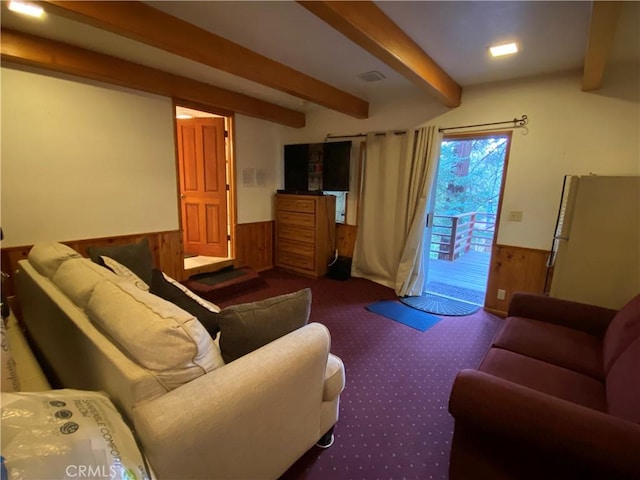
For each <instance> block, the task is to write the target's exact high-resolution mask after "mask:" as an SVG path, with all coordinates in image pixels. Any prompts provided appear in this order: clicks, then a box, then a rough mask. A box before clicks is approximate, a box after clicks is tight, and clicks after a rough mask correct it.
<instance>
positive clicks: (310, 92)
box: [42, 1, 369, 118]
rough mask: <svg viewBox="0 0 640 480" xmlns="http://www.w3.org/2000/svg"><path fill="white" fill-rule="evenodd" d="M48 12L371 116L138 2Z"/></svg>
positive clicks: (332, 92)
mask: <svg viewBox="0 0 640 480" xmlns="http://www.w3.org/2000/svg"><path fill="white" fill-rule="evenodd" d="M42 3H45V4H47V5H46V6H45V8H46V10H47V11H50V12H51V13H53V14H57V15H61V16H64V17H67V18H71V19H73V20H77V21H81V22H84V23H87V24H90V25H93V26H95V27H98V28H101V29H103V30H108V31H110V32H113V33H116V34H118V35H122V36H125V37H127V38H131V39H133V40H136V41H139V42H142V43H145V44H147V45H151V46H154V47H156V48H160V49H162V50H165V51H167V52H171V53H173V54H175V55H180V56H181V57H184V58H188V59H190V60H194V61H196V62H199V63H202V64H204V65H208V66H210V67H213V68H216V69H218V70H222V71H224V72H227V73H231V74H233V75H237V76H239V77H242V78H246V79H248V80H251V81H254V82H256V83H259V84H261V85H265V86H268V87H271V88H274V89H276V90H280V91H282V92H285V93H288V94H290V95H293V96H296V97H298V98H303V99H305V100H307V101H309V102H312V103H316V104H318V105H322V106H324V107H327V108H330V109H332V110H336V111H338V112H342V113H345V114H347V115H350V116H352V117H355V118H367V117H368V115H369V103H368V102H366V101H364V100H362V99H360V98H358V97H356V96H354V95H351V94H350V93H347V92H345V91H343V90H339V89H337V88H335V87H333V86H331V85H329V84H327V83H324V82H322V81H320V80H317V79H316V78H313V77H310V76H309V75H305V74H304V73H301V72H299V71H297V70H294V69H293V68H290V67H288V66H286V65H283V64H281V63H279V62H276V61H274V60H271V59H270V58H267V57H264V56H262V55H260V54H258V53H256V52H253V51H252V50H249V49H247V48H245V47H243V46H241V45H238V44H236V43H234V42H231V41H229V40H227V39H225V38H223V37H220V36H218V35H216V34H214V33H211V32H208V31H206V30H204V29H202V28H199V27H197V26H195V25H192V24H190V23H188V22H185V21H183V20H180V19H179V18H176V17H174V16H171V15H169V14H167V13H164V12H161V11H160V10H157V9H155V8H153V7H150V6H149V5H146V4H144V3H142V2H137V1H127V2H119V1H82V2H77V1H45V2H42Z"/></svg>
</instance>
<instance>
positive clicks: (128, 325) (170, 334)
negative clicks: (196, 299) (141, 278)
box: [87, 281, 224, 390]
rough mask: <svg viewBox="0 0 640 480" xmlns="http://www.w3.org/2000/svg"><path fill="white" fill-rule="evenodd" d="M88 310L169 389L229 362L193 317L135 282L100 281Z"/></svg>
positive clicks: (96, 322) (109, 333) (128, 351)
mask: <svg viewBox="0 0 640 480" xmlns="http://www.w3.org/2000/svg"><path fill="white" fill-rule="evenodd" d="M87 314H88V315H89V318H90V319H91V320H92V321H93V322H94V323H95V324H96V325H97V326H98V327H99V328H100V329H101V330H103V331H104V332H105V333H106V334H107V335H109V336H110V337H111V338H112V339H113V341H114V343H115V344H116V345H117V346H118V347H119V348H120V349H121V350H123V351H124V352H125V353H126V354H127V355H129V357H130V358H132V359H133V360H134V361H135V362H137V363H138V364H139V365H141V366H142V367H144V368H146V369H148V370H150V371H151V373H153V374H154V375H155V376H156V378H157V379H158V380H159V381H160V382H161V383H162V384H163V385H164V386H165V387H166V388H167V389H169V390H171V389H173V388H176V387H178V386H180V385H182V384H184V383H187V382H189V381H191V380H193V379H195V378H197V377H199V376H201V375H204V374H205V373H207V372H209V371H211V370H213V369H215V368H217V367H219V366H221V365H223V364H224V363H223V361H222V357H221V355H220V351H219V350H218V348H217V347H216V346H215V344H214V343H213V341H212V339H211V337H210V336H209V334H208V333H207V331H206V330H205V329H204V327H203V326H202V325H201V324H200V322H198V320H197V319H196V318H195V317H194V316H193V315H191V314H190V313H187V312H185V311H184V310H182V309H180V308H178V307H177V306H175V305H174V304H172V303H170V302H167V301H166V300H163V299H161V298H159V297H156V296H155V295H152V294H151V293H149V292H144V291H142V290H140V289H139V288H137V287H136V286H135V285H133V284H131V283H128V282H120V283H111V282H108V281H104V282H101V283H99V284H98V285H97V286H96V287H95V289H94V291H93V295H92V296H91V299H90V300H89V304H88V306H87Z"/></svg>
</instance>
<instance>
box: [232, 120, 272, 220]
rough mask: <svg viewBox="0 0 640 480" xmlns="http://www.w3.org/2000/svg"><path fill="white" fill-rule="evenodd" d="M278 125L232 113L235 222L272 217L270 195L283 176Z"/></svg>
mask: <svg viewBox="0 0 640 480" xmlns="http://www.w3.org/2000/svg"><path fill="white" fill-rule="evenodd" d="M282 129H283V127H280V126H279V125H278V124H275V123H272V122H267V121H265V120H259V119H256V118H252V117H247V116H245V115H236V116H235V134H236V141H235V159H236V193H237V210H238V218H237V222H238V223H239V224H241V223H253V222H263V221H268V220H272V219H273V215H274V213H273V209H274V206H273V195H274V193H275V191H276V190H277V189H279V188H282V183H283V180H282V179H283V178H284V177H283V162H284V160H283V152H284V149H283V148H284V147H283V142H282V140H281V134H282ZM243 174H244V176H243ZM252 174H253V175H252ZM246 175H248V179H247V178H246ZM247 180H249V182H247Z"/></svg>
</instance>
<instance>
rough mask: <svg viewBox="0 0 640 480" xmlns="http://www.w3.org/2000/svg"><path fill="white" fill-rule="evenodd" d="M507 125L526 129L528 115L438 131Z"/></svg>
mask: <svg viewBox="0 0 640 480" xmlns="http://www.w3.org/2000/svg"><path fill="white" fill-rule="evenodd" d="M505 123H513V127H512V128H520V127H524V126H525V125H526V124H527V123H529V117H527V116H526V115H522V118H514V119H513V120H504V121H503V122H491V123H478V124H475V125H462V126H460V127H445V128H439V129H438V131H440V132H444V131H446V130H458V129H461V128H476V127H488V126H490V125H503V124H505Z"/></svg>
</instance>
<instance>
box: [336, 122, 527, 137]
mask: <svg viewBox="0 0 640 480" xmlns="http://www.w3.org/2000/svg"><path fill="white" fill-rule="evenodd" d="M505 123H513V126H512V127H511V128H521V127H524V126H525V125H526V124H528V123H529V117H527V116H526V115H522V117H521V118H514V119H513V120H504V121H502V122H491V123H477V124H475V125H461V126H459V127H444V128H439V129H438V131H439V132H444V131H447V130H459V129H461V128H477V127H488V126H491V125H504V124H505ZM393 133H394V134H395V135H404V134H406V133H407V131H406V130H398V131H395V132H393ZM375 135H386V134H385V132H376V133H375ZM366 136H367V134H366V133H356V134H353V135H331V134H330V133H327V136H326V137H324V141H325V142H326V141H327V140H329V139H334V138H357V137H366Z"/></svg>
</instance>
